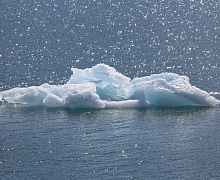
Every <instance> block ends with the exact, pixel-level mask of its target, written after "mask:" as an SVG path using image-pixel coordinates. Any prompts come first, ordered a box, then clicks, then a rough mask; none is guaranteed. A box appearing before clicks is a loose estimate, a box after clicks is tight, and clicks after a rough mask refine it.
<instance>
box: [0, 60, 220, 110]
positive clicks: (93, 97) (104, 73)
mask: <svg viewBox="0 0 220 180" xmlns="http://www.w3.org/2000/svg"><path fill="white" fill-rule="evenodd" d="M72 72H73V74H72V76H71V77H70V79H69V81H68V82H67V83H66V84H64V85H49V84H43V85H41V86H31V87H27V88H13V89H10V90H7V91H2V92H0V98H1V100H2V101H1V104H2V105H4V104H16V105H17V104H19V105H21V106H45V107H62V108H70V109H76V108H149V107H154V106H155V107H183V106H218V105H219V104H220V101H219V100H217V99H215V98H214V97H213V96H211V95H210V94H209V93H207V92H205V91H203V90H201V89H199V88H197V87H195V86H192V85H191V84H190V82H189V78H188V77H187V76H179V75H177V74H174V73H161V74H153V75H151V76H146V77H141V78H134V79H133V80H131V79H130V78H129V77H126V76H124V75H123V74H121V73H119V72H117V71H116V69H115V68H113V67H110V66H108V65H105V64H97V65H96V66H93V67H92V68H87V69H77V68H72Z"/></svg>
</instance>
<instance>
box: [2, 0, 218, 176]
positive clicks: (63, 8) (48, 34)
mask: <svg viewBox="0 0 220 180" xmlns="http://www.w3.org/2000/svg"><path fill="white" fill-rule="evenodd" d="M219 9H220V8H219V2H218V1H214V0H213V1H212V0H211V1H191V0H187V1H182V0H178V1H175V2H172V1H163V0H161V1H154V0H149V1H143V0H138V1H123V0H122V1H115V0H108V1H107V0H106V1H101V0H82V1H74V0H64V1H56V0H53V1H52V0H49V1H44V0H40V1H28V0H16V1H15V0H2V1H1V2H0V18H1V19H0V23H1V25H0V38H1V41H0V91H3V90H8V89H11V88H13V87H26V86H32V85H41V84H43V83H50V84H64V83H65V82H67V81H68V79H69V77H70V76H71V71H70V68H71V67H77V68H87V67H91V66H93V65H96V64H97V63H105V64H108V65H110V66H113V67H115V68H116V69H117V70H118V71H119V72H121V73H122V74H125V75H126V76H128V77H131V78H133V77H141V76H147V75H150V74H153V73H161V72H174V73H178V74H183V75H186V76H188V77H189V78H190V82H191V84H192V85H195V86H197V87H199V88H201V89H203V90H205V91H207V92H215V94H216V95H215V97H216V98H217V99H220V97H219V92H220V89H219V82H220V81H219V73H220V67H219V57H220V49H219V48H220V44H219V43H220V31H219V19H220V18H219ZM219 120H220V109H219V107H215V108H202V109H201V108H190V107H188V108H174V109H169V108H168V109H142V110H141V109H111V110H110V109H109V110H108V109H103V110H92V109H87V110H75V111H73V110H66V109H50V108H36V107H35V108H34V107H33V108H16V107H15V106H8V107H2V106H0V177H1V179H123V178H134V179H175V178H176V179H218V178H219V177H220V173H219V169H220V163H219V161H220V151H219V150H220V143H219V139H220V133H219V130H220V126H219Z"/></svg>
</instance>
